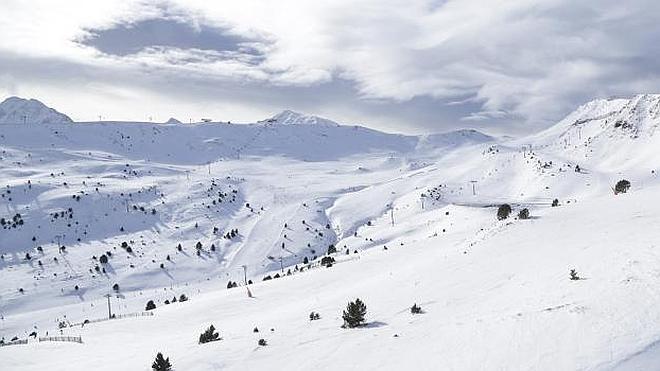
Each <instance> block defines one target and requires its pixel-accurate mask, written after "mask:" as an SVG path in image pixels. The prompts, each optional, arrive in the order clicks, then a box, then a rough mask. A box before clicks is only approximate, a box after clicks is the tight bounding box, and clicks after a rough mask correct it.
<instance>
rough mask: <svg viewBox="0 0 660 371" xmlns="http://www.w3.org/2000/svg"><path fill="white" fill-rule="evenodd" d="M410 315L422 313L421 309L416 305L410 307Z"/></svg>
mask: <svg viewBox="0 0 660 371" xmlns="http://www.w3.org/2000/svg"><path fill="white" fill-rule="evenodd" d="M410 313H412V314H421V313H422V307H420V306H419V305H417V303H415V304H413V306H412V307H410Z"/></svg>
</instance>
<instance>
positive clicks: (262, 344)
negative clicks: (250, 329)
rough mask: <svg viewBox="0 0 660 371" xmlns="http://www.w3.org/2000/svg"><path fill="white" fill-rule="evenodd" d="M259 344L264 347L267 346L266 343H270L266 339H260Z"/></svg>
mask: <svg viewBox="0 0 660 371" xmlns="http://www.w3.org/2000/svg"><path fill="white" fill-rule="evenodd" d="M258 344H259V345H260V346H262V347H265V346H266V345H268V342H267V341H266V339H259V342H258Z"/></svg>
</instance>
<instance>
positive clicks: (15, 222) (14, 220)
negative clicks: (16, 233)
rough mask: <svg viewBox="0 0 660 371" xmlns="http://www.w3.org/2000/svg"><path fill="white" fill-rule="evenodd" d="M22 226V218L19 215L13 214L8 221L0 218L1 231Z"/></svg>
mask: <svg viewBox="0 0 660 371" xmlns="http://www.w3.org/2000/svg"><path fill="white" fill-rule="evenodd" d="M23 224H24V221H23V217H22V216H21V214H19V213H16V214H14V216H12V217H11V219H9V220H7V219H5V218H0V226H2V228H3V229H10V228H18V227H19V226H21V225H23Z"/></svg>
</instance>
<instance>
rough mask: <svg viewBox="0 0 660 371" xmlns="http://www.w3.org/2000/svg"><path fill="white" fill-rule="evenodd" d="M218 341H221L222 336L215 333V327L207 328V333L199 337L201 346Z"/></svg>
mask: <svg viewBox="0 0 660 371" xmlns="http://www.w3.org/2000/svg"><path fill="white" fill-rule="evenodd" d="M216 340H220V334H218V333H217V332H215V327H213V325H211V326H209V328H207V329H206V331H204V332H202V333H201V335H199V343H200V344H204V343H209V342H211V341H216Z"/></svg>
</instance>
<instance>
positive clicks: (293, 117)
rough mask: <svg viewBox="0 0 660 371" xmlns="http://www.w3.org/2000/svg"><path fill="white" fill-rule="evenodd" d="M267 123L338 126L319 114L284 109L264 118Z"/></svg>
mask: <svg viewBox="0 0 660 371" xmlns="http://www.w3.org/2000/svg"><path fill="white" fill-rule="evenodd" d="M265 121H266V122H267V123H276V124H281V125H319V126H339V124H338V123H336V122H334V121H332V120H328V119H325V118H323V117H319V116H312V115H306V114H303V113H299V112H295V111H292V110H284V111H282V112H280V113H278V114H276V115H275V116H273V117H271V118H269V119H267V120H265Z"/></svg>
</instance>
